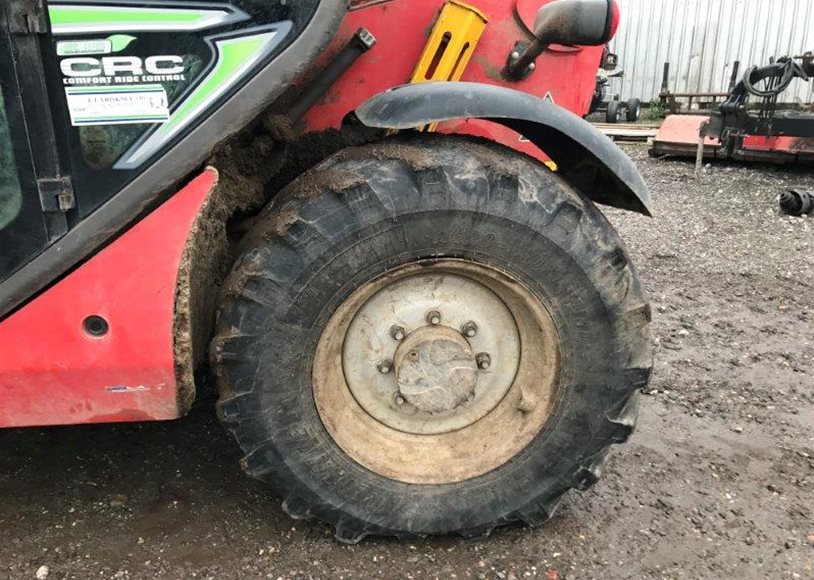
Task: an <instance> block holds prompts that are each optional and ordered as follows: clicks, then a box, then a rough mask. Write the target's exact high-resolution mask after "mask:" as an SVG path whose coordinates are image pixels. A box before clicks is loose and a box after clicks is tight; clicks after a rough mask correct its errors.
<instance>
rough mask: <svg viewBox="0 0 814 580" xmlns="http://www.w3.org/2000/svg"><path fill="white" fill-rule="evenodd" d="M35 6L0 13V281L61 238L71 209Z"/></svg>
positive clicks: (11, 1)
mask: <svg viewBox="0 0 814 580" xmlns="http://www.w3.org/2000/svg"><path fill="white" fill-rule="evenodd" d="M38 4H39V3H37V2H33V1H31V0H6V1H5V2H3V5H2V8H0V248H2V251H1V252H0V281H2V280H3V279H5V278H8V277H9V276H10V275H11V274H13V273H14V271H16V270H17V269H18V268H20V267H21V266H22V265H24V264H25V263H26V262H28V261H29V260H30V259H31V258H33V257H34V256H36V255H37V254H38V253H40V252H41V251H42V250H43V249H44V248H45V247H46V246H47V245H49V244H50V243H51V242H53V241H54V240H55V239H57V238H59V237H60V236H62V235H64V234H65V232H66V231H67V214H68V212H70V210H71V209H72V208H73V207H74V199H73V191H72V187H71V181H70V178H68V177H67V176H65V175H63V172H62V171H61V169H60V166H61V164H60V160H59V155H58V152H57V145H56V138H55V135H54V127H53V122H52V118H51V107H50V104H49V101H48V95H47V89H46V84H45V75H44V72H43V64H42V58H41V51H40V43H41V42H42V38H43V35H44V34H45V32H46V31H47V21H46V20H45V18H44V14H43V13H42V11H41V10H38V9H37V5H38Z"/></svg>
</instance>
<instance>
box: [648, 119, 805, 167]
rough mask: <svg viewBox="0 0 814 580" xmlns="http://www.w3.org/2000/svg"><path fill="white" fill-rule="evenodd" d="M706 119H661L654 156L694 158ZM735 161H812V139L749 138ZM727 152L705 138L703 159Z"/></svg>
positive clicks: (653, 148)
mask: <svg viewBox="0 0 814 580" xmlns="http://www.w3.org/2000/svg"><path fill="white" fill-rule="evenodd" d="M708 121H709V117H704V116H700V115H670V116H669V117H667V118H666V119H665V120H664V123H662V125H661V128H659V132H658V134H657V135H656V137H655V139H654V140H653V144H652V145H651V149H652V151H653V153H655V154H657V155H679V156H685V157H695V155H696V154H697V152H698V135H699V132H700V130H701V125H702V124H704V123H706V122H708ZM733 156H734V158H735V159H741V160H746V161H769V162H774V163H792V162H795V161H809V162H810V161H814V139H805V138H802V137H764V136H761V135H749V136H746V137H744V138H743V141H742V142H741V145H740V147H739V148H738V149H737V150H736V151H735V152H734V153H733ZM726 157H727V152H726V150H725V149H723V148H722V146H721V142H720V140H718V139H717V138H713V137H707V138H706V139H705V140H704V158H707V159H725V158H726Z"/></svg>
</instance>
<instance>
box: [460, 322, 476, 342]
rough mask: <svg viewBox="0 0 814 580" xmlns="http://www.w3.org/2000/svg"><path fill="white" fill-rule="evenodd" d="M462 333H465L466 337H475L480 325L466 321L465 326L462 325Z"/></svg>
mask: <svg viewBox="0 0 814 580" xmlns="http://www.w3.org/2000/svg"><path fill="white" fill-rule="evenodd" d="M461 334H463V335H464V336H465V337H466V338H473V337H474V336H475V335H476V334H478V325H477V324H475V323H474V322H472V321H471V320H470V321H469V322H465V323H464V324H463V326H461Z"/></svg>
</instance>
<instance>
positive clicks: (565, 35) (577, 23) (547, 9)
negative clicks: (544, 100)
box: [506, 0, 619, 80]
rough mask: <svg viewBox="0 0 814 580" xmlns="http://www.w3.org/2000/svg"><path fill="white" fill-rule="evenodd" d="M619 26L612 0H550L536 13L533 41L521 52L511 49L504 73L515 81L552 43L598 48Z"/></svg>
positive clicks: (617, 13)
mask: <svg viewBox="0 0 814 580" xmlns="http://www.w3.org/2000/svg"><path fill="white" fill-rule="evenodd" d="M618 26H619V6H618V5H617V4H616V0H554V1H553V2H549V3H548V4H546V5H545V6H543V7H542V8H540V11H539V12H538V13H537V19H536V20H535V22H534V36H535V40H534V42H533V43H532V44H530V45H529V46H528V47H525V50H523V51H522V52H521V51H520V50H518V48H520V47H515V49H514V50H513V51H512V54H511V56H510V57H509V64H508V66H507V67H506V73H507V76H509V78H513V79H515V80H519V79H522V78H525V77H526V76H528V75H529V73H531V71H533V70H534V68H535V66H534V61H535V60H537V57H538V56H540V55H541V54H542V53H543V51H545V49H546V48H547V47H548V46H550V45H552V44H570V45H575V46H599V45H602V44H607V43H608V42H609V41H610V40H611V39H612V38H613V36H614V35H615V34H616V29H617V27H618Z"/></svg>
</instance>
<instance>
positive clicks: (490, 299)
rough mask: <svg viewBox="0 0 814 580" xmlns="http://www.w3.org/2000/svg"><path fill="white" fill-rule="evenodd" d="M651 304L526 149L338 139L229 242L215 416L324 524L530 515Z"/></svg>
mask: <svg viewBox="0 0 814 580" xmlns="http://www.w3.org/2000/svg"><path fill="white" fill-rule="evenodd" d="M649 321H650V311H649V307H648V306H647V303H646V302H645V300H644V298H643V296H642V292H641V289H640V285H639V282H638V280H637V278H636V274H635V272H634V270H633V267H632V265H631V264H630V262H629V260H628V257H627V255H626V253H625V250H624V248H623V246H622V243H621V242H620V240H619V238H618V236H617V235H616V233H615V232H614V230H613V228H612V227H611V226H610V225H609V224H608V222H607V221H606V220H605V218H604V217H603V215H602V214H601V213H600V212H599V211H598V210H597V209H596V208H595V207H594V205H593V204H592V203H591V202H590V201H587V200H586V199H584V198H583V197H581V196H580V195H578V194H577V193H576V192H574V191H573V190H572V189H571V188H569V187H568V186H567V185H566V184H565V183H564V182H562V181H561V180H560V179H559V178H558V177H557V176H556V174H554V173H552V172H550V171H549V170H548V169H547V168H546V167H544V166H543V165H541V164H539V163H537V162H536V161H534V160H532V159H530V158H527V157H525V156H522V155H520V154H518V153H515V152H512V151H509V150H506V149H503V148H501V147H498V146H495V145H491V144H484V143H481V142H475V141H470V140H464V139H459V138H453V137H440V136H429V137H421V138H417V139H415V140H411V141H392V142H386V143H383V144H378V145H372V146H366V147H361V148H356V149H348V150H345V151H343V152H340V153H339V154H337V155H335V156H333V157H332V158H330V159H329V160H327V161H326V162H324V163H322V164H321V165H319V166H318V167H316V168H315V169H314V170H312V171H311V172H309V173H308V174H306V175H304V176H303V177H301V178H300V179H298V180H297V181H295V182H294V183H293V184H292V185H290V186H289V187H288V188H287V189H286V190H285V191H283V192H282V193H281V194H280V195H279V196H278V197H277V198H276V199H275V201H274V202H273V204H272V206H270V207H269V208H267V210H266V211H265V212H264V214H262V215H261V217H260V219H259V220H258V222H257V224H256V226H255V228H254V230H253V231H252V232H250V233H249V234H248V235H247V237H246V239H245V240H244V242H243V244H242V248H241V251H240V257H239V259H238V261H237V263H236V264H235V266H234V269H233V271H232V273H231V275H230V276H229V277H228V279H227V281H226V283H225V285H224V289H223V292H222V297H221V302H220V307H219V312H218V322H217V335H216V337H215V338H214V339H213V342H212V345H211V355H212V365H213V367H214V369H215V372H216V375H217V378H218V382H219V387H220V391H221V399H220V402H219V412H220V417H221V419H222V421H223V422H224V424H225V425H226V426H227V427H228V428H229V429H230V430H231V431H232V433H233V434H234V436H235V437H236V438H237V441H238V443H239V444H240V446H241V448H242V450H243V452H244V453H245V457H244V459H243V466H244V468H245V469H246V471H247V472H248V473H249V474H250V475H252V476H254V477H256V478H258V479H261V480H264V481H267V482H269V483H270V484H272V485H273V486H274V488H275V489H276V491H277V492H279V493H280V494H282V495H283V496H284V498H285V499H284V501H283V508H284V509H285V511H286V512H287V513H289V514H290V515H291V516H293V517H295V518H305V517H315V518H319V519H321V520H323V521H325V522H328V523H330V524H331V525H333V526H334V527H335V529H336V535H337V538H339V539H340V540H342V541H345V542H357V541H359V540H360V539H361V538H363V537H364V536H365V535H368V534H382V535H395V536H399V537H413V536H424V535H430V534H444V533H450V532H456V533H460V534H462V535H464V536H472V535H483V534H486V533H488V532H489V531H491V530H492V529H493V528H494V527H495V526H496V525H500V524H503V523H507V522H511V521H517V520H519V521H523V522H526V523H528V524H531V525H537V524H540V523H542V522H544V521H546V520H547V519H548V518H549V517H551V515H552V514H553V512H554V510H555V508H556V506H557V504H558V502H559V500H560V498H561V497H562V495H563V494H564V493H565V492H566V491H567V490H568V489H570V488H573V487H576V488H580V489H585V488H587V487H588V486H590V485H591V484H593V483H594V482H595V481H596V479H597V477H598V476H599V473H600V469H601V466H602V463H603V461H604V459H605V457H606V455H607V452H608V448H609V446H610V445H611V444H613V443H621V442H624V441H625V440H626V439H627V438H628V436H629V435H630V433H631V431H632V430H633V427H634V423H635V419H636V408H637V391H638V389H639V388H641V387H643V386H644V385H645V384H646V383H647V381H648V378H649V375H650V368H651V354H650V341H649V338H648V324H649Z"/></svg>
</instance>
